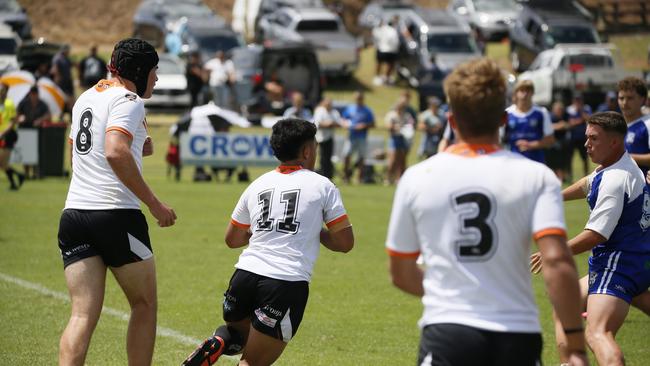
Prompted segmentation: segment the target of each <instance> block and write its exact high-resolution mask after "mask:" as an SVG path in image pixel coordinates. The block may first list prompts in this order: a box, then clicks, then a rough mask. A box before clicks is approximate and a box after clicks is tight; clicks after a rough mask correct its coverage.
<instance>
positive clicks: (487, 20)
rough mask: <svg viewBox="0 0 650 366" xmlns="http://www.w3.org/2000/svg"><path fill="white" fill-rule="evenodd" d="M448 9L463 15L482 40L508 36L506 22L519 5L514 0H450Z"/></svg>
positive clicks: (519, 7)
mask: <svg viewBox="0 0 650 366" xmlns="http://www.w3.org/2000/svg"><path fill="white" fill-rule="evenodd" d="M448 9H449V10H451V11H453V12H455V13H456V14H458V15H460V16H461V17H463V18H464V19H465V20H466V21H467V23H468V24H469V25H470V26H471V27H472V28H473V29H474V30H475V31H476V35H477V37H479V38H480V39H481V40H482V41H498V40H501V39H503V38H505V37H506V36H508V24H510V22H512V21H513V20H514V19H515V18H517V15H518V13H519V11H520V10H521V6H520V5H519V4H517V3H516V2H515V0H451V1H450V2H449V5H448Z"/></svg>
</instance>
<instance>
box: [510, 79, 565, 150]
mask: <svg viewBox="0 0 650 366" xmlns="http://www.w3.org/2000/svg"><path fill="white" fill-rule="evenodd" d="M534 93H535V86H534V85H533V82H532V81H530V80H522V81H520V82H518V83H517V85H515V89H514V104H513V105H511V106H510V107H508V109H506V112H507V113H508V123H507V124H506V126H505V134H506V141H507V142H508V144H509V145H510V150H511V151H514V152H517V153H520V154H522V155H523V156H525V157H527V158H529V159H532V160H535V161H538V162H540V163H544V162H545V157H544V149H545V148H547V147H549V146H551V145H552V144H553V142H555V138H554V137H553V127H552V125H551V118H550V116H549V114H548V111H547V110H546V108H544V107H539V106H536V105H534V104H533V94H534Z"/></svg>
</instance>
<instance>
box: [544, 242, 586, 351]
mask: <svg viewBox="0 0 650 366" xmlns="http://www.w3.org/2000/svg"><path fill="white" fill-rule="evenodd" d="M537 245H538V247H539V250H540V253H541V258H542V262H543V266H544V273H543V275H544V282H545V284H546V289H547V291H548V294H549V297H550V299H551V303H552V304H553V308H554V309H555V313H556V314H557V316H558V318H559V319H560V322H561V323H562V326H563V328H564V330H565V333H566V336H567V343H568V344H567V349H568V351H569V352H570V353H571V355H572V356H573V357H580V358H583V357H584V355H585V337H584V332H583V331H582V329H583V325H582V317H581V316H580V314H581V312H582V308H581V304H582V301H581V299H580V285H579V283H578V272H577V270H576V265H575V262H574V261H573V257H572V256H571V252H570V251H569V248H568V246H567V244H566V239H565V237H564V236H562V235H546V236H543V237H541V238H538V239H537Z"/></svg>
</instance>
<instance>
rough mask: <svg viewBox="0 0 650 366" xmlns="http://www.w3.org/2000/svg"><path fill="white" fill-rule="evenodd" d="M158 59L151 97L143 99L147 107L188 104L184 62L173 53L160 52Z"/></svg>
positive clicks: (182, 105) (188, 96)
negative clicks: (156, 77)
mask: <svg viewBox="0 0 650 366" xmlns="http://www.w3.org/2000/svg"><path fill="white" fill-rule="evenodd" d="M158 57H159V61H158V81H157V82H156V86H155V87H154V89H153V94H152V95H151V98H149V99H145V100H144V105H145V106H147V107H154V106H155V107H182V108H188V107H189V106H190V102H191V98H190V93H189V91H188V90H187V79H186V78H185V63H184V62H183V61H182V60H181V59H179V58H178V57H176V56H174V55H170V54H167V53H162V54H160V55H159V56H158Z"/></svg>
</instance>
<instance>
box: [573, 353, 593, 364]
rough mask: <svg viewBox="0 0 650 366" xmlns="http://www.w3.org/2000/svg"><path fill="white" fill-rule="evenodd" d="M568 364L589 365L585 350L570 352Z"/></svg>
mask: <svg viewBox="0 0 650 366" xmlns="http://www.w3.org/2000/svg"><path fill="white" fill-rule="evenodd" d="M568 364H569V365H570V366H589V359H588V358H587V354H586V353H585V352H571V353H570V355H569V363H568Z"/></svg>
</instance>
